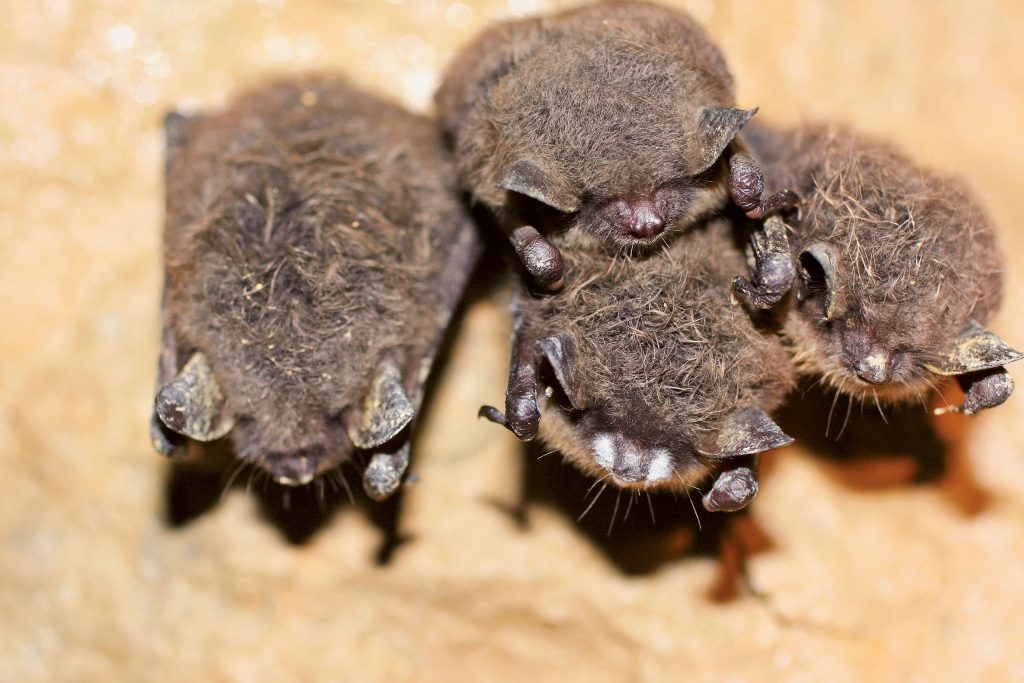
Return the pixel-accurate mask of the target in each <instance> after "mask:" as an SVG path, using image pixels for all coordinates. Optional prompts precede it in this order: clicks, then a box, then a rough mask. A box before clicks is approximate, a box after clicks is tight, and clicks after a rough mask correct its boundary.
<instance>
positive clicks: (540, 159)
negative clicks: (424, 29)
mask: <svg viewBox="0 0 1024 683" xmlns="http://www.w3.org/2000/svg"><path fill="white" fill-rule="evenodd" d="M437 104H438V110H439V114H440V118H441V122H442V125H443V126H444V128H445V130H446V132H447V133H448V134H449V135H450V137H451V139H452V142H453V145H454V148H455V152H456V161H457V165H458V172H459V177H460V180H461V182H462V184H463V186H464V188H465V189H466V190H467V191H468V192H469V194H470V195H471V197H472V199H473V200H474V201H476V202H479V203H482V204H483V205H484V206H486V207H487V208H488V209H489V210H490V211H491V212H492V213H493V214H494V215H495V216H497V218H498V220H499V222H500V223H501V225H502V227H503V229H504V230H505V231H506V232H507V233H510V234H512V233H513V232H514V231H515V230H516V229H517V228H520V227H521V226H523V225H530V226H533V227H535V228H536V229H537V230H538V231H539V232H540V234H541V235H543V237H544V238H545V239H547V240H550V242H551V244H553V245H555V247H557V248H558V249H566V248H571V249H583V250H587V251H595V250H600V249H602V248H609V247H610V248H612V249H613V250H614V249H621V250H627V251H629V252H630V253H638V252H641V251H644V250H649V249H656V248H657V246H658V245H659V244H661V243H662V242H664V241H667V240H669V239H671V238H672V236H673V235H675V234H678V233H680V232H682V231H684V230H685V229H686V228H687V227H689V226H691V225H693V224H695V223H696V222H697V221H698V220H700V219H701V218H702V217H704V216H707V215H709V214H711V213H713V212H715V211H717V210H719V209H720V208H722V207H723V206H724V205H725V203H726V201H727V198H728V196H729V187H728V182H727V179H728V173H729V169H728V167H727V164H726V163H725V162H724V161H720V160H719V157H720V155H722V153H723V151H724V150H725V149H726V148H727V147H728V146H729V145H730V143H731V141H732V139H733V137H734V136H735V135H736V132H737V131H738V130H739V128H740V127H741V126H743V125H744V124H745V123H746V121H747V120H748V119H749V118H750V116H751V115H752V114H753V112H752V111H744V110H736V109H733V105H734V98H733V80H732V77H731V75H730V74H729V71H728V69H727V67H726V64H725V60H724V59H723V57H722V55H721V53H720V52H719V50H718V49H717V48H716V47H715V46H714V45H713V44H712V43H711V41H710V40H709V39H708V37H707V36H706V35H705V33H704V31H703V30H702V29H701V28H700V26H699V25H698V24H697V23H696V22H695V21H694V20H693V19H692V18H691V17H689V16H688V15H687V14H685V13H683V12H680V11H677V10H672V9H668V8H665V7H661V6H658V5H655V4H650V3H645V2H599V3H596V4H592V5H587V6H584V7H580V8H577V9H571V10H568V11H564V12H560V13H556V14H552V15H548V16H543V17H536V18H528V19H521V20H517V21H511V22H507V23H503V24H499V25H497V26H495V27H493V28H491V29H489V30H487V31H485V32H483V33H482V34H481V35H480V36H479V37H478V38H477V39H476V40H475V41H474V42H473V43H472V44H471V45H470V46H469V47H468V48H466V49H465V50H463V51H462V52H461V53H460V54H459V55H458V56H457V57H456V59H455V60H454V61H453V62H452V64H451V65H450V66H449V67H448V70H447V74H446V76H445V78H444V82H443V83H442V86H441V88H440V90H439V91H438V94H437ZM525 197H529V198H530V199H531V201H524V198H525ZM752 201H754V200H752ZM755 203H756V201H755ZM542 205H546V206H542ZM548 207H551V208H550V209H549V208H548ZM552 209H553V210H552ZM516 239H517V240H518V242H517V245H516V246H517V251H519V253H520V258H521V260H523V262H524V265H525V266H526V267H527V270H528V271H529V272H530V273H531V274H532V275H533V276H534V277H535V278H536V279H537V281H538V282H540V283H541V284H543V285H545V286H547V287H549V288H552V289H554V288H557V287H558V286H560V285H561V284H562V283H561V281H560V277H561V272H560V264H558V263H556V264H554V266H552V260H553V259H556V258H557V256H556V255H554V254H552V253H550V252H551V251H552V250H551V249H550V248H547V249H542V250H540V251H538V250H537V248H536V246H535V245H536V241H535V240H534V241H532V242H531V243H530V244H531V245H534V246H531V247H530V248H531V249H533V251H531V252H530V253H523V251H522V250H523V249H524V248H525V246H528V245H526V243H525V242H523V238H522V237H521V236H520V237H518V238H516ZM534 252H536V253H534ZM534 260H536V263H534Z"/></svg>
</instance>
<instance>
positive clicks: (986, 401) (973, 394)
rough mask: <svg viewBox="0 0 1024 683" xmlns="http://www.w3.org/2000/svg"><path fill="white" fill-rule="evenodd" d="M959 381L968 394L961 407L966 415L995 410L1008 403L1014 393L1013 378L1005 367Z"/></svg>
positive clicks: (959, 378) (971, 375) (962, 378)
mask: <svg viewBox="0 0 1024 683" xmlns="http://www.w3.org/2000/svg"><path fill="white" fill-rule="evenodd" d="M957 380H958V381H959V382H960V385H961V386H962V387H964V390H965V392H966V394H967V396H966V397H965V398H964V402H963V405H962V406H960V409H961V412H963V414H964V415H974V414H975V413H977V412H979V411H981V410H987V409H988V408H995V407H996V406H998V405H1001V404H1003V403H1004V402H1006V399H1008V398H1010V394H1012V393H1013V378H1011V377H1010V375H1009V373H1007V372H1006V368H1003V367H998V368H993V369H991V370H987V371H984V372H980V373H972V374H970V375H963V376H961V377H958V378H957Z"/></svg>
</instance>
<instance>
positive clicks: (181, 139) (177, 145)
mask: <svg viewBox="0 0 1024 683" xmlns="http://www.w3.org/2000/svg"><path fill="white" fill-rule="evenodd" d="M195 120H196V116H186V115H185V114H182V113H181V112H178V111H174V110H173V109H172V110H171V111H169V112H167V113H166V114H164V167H165V168H168V169H169V168H170V167H171V164H173V163H174V156H175V154H177V153H178V151H179V150H180V149H181V148H182V147H184V146H185V145H186V144H187V143H188V131H189V128H191V126H192V123H193V122H194V121H195Z"/></svg>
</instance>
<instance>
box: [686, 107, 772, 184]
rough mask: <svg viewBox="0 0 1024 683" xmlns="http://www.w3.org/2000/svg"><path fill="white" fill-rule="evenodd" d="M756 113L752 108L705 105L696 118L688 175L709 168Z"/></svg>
mask: <svg viewBox="0 0 1024 683" xmlns="http://www.w3.org/2000/svg"><path fill="white" fill-rule="evenodd" d="M756 113H757V108H756V107H755V108H754V109H733V108H729V107H705V108H704V109H702V110H701V112H700V117H699V118H698V119H697V136H696V140H695V144H694V150H693V152H692V153H693V155H694V158H693V160H692V161H691V165H690V169H689V171H688V173H689V175H697V174H699V173H703V172H704V171H706V170H708V169H709V168H711V166H712V165H713V164H714V163H715V162H716V161H718V158H719V157H720V156H722V152H724V151H725V148H726V147H728V146H729V143H730V142H732V140H733V138H735V137H736V134H737V133H739V132H740V128H742V127H743V126H745V125H746V123H747V121H749V120H750V119H751V117H752V116H753V115H754V114H756Z"/></svg>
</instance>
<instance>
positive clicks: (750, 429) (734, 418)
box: [705, 407, 793, 460]
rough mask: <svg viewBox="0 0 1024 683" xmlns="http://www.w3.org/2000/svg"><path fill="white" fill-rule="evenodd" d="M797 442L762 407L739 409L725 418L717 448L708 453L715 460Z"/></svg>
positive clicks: (752, 453) (751, 453)
mask: <svg viewBox="0 0 1024 683" xmlns="http://www.w3.org/2000/svg"><path fill="white" fill-rule="evenodd" d="M791 443H793V437H791V436H788V435H786V434H785V433H784V432H783V431H782V428H781V427H779V425H777V424H775V422H774V421H773V420H772V418H770V417H768V414H767V413H766V412H764V411H763V410H761V409H760V408H754V407H745V408H739V409H737V410H736V411H735V412H733V413H732V414H731V415H729V416H728V417H726V418H725V421H724V422H723V423H722V427H721V429H719V431H718V440H717V443H716V446H715V448H714V449H713V450H712V451H710V452H707V453H705V455H708V456H710V457H712V458H714V459H715V460H727V459H731V458H736V457H739V456H743V455H754V454H756V453H761V452H763V451H770V450H771V449H773V448H780V447H782V446H785V445H787V444H791Z"/></svg>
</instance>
